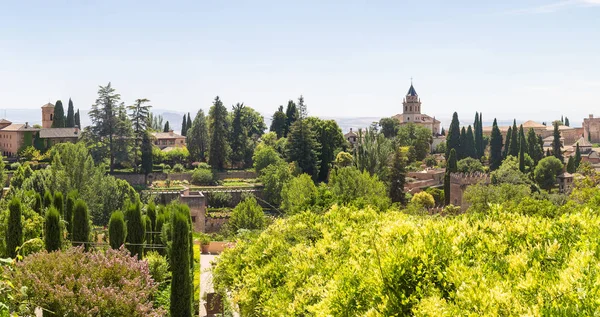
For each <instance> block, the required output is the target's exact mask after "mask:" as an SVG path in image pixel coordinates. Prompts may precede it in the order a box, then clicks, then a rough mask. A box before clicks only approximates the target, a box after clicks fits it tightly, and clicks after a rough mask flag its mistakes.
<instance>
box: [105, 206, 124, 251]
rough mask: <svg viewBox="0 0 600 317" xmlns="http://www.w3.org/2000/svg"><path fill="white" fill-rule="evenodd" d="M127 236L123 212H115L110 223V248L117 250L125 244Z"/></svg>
mask: <svg viewBox="0 0 600 317" xmlns="http://www.w3.org/2000/svg"><path fill="white" fill-rule="evenodd" d="M126 236H127V227H126V226H125V216H124V215H123V212H121V211H115V212H113V213H112V215H111V216H110V221H109V222H108V241H109V244H110V247H111V248H113V249H115V250H117V249H119V248H120V247H121V246H122V245H123V244H125V237H126Z"/></svg>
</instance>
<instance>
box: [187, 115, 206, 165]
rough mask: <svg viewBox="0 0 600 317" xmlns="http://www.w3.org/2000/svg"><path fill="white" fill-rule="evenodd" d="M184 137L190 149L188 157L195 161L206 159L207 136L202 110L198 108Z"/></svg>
mask: <svg viewBox="0 0 600 317" xmlns="http://www.w3.org/2000/svg"><path fill="white" fill-rule="evenodd" d="M186 137H187V140H186V143H187V147H188V150H189V151H190V158H191V159H192V160H193V161H196V162H204V161H206V154H207V152H208V143H209V136H208V126H207V124H206V117H205V116H204V111H203V110H199V111H198V113H197V114H196V117H195V118H194V122H193V123H192V126H191V127H190V129H189V130H188V132H187V135H186Z"/></svg>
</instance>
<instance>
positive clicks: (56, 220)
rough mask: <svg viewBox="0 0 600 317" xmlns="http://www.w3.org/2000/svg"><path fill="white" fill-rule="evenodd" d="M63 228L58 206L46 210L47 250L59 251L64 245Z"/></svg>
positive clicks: (45, 236)
mask: <svg viewBox="0 0 600 317" xmlns="http://www.w3.org/2000/svg"><path fill="white" fill-rule="evenodd" d="M62 236H63V234H62V228H61V226H60V213H59V212H58V210H56V208H54V207H50V209H48V212H46V220H45V222H44V244H45V245H46V251H48V252H53V251H58V250H60V249H61V247H62Z"/></svg>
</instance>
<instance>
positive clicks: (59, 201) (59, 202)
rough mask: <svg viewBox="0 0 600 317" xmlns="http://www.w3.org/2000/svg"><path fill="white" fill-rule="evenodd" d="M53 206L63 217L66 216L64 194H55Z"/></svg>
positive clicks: (57, 192)
mask: <svg viewBox="0 0 600 317" xmlns="http://www.w3.org/2000/svg"><path fill="white" fill-rule="evenodd" d="M52 205H53V206H54V208H56V210H57V211H58V213H59V214H60V215H61V216H62V215H63V214H64V209H65V207H64V206H65V203H64V199H63V194H62V193H61V192H59V191H56V192H54V200H53V201H52Z"/></svg>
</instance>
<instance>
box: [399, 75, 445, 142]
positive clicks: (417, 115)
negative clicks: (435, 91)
mask: <svg viewBox="0 0 600 317" xmlns="http://www.w3.org/2000/svg"><path fill="white" fill-rule="evenodd" d="M392 118H394V119H396V120H398V121H400V124H401V125H404V124H409V123H414V124H416V125H420V126H423V127H426V128H427V129H429V130H431V133H432V134H433V135H436V136H437V135H439V134H440V121H439V120H436V119H435V117H430V116H428V115H426V114H424V113H421V98H419V95H418V94H417V91H416V90H415V87H414V86H413V84H412V83H411V84H410V88H409V89H408V93H407V94H406V97H404V99H403V100H402V114H397V115H395V116H393V117H392Z"/></svg>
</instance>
